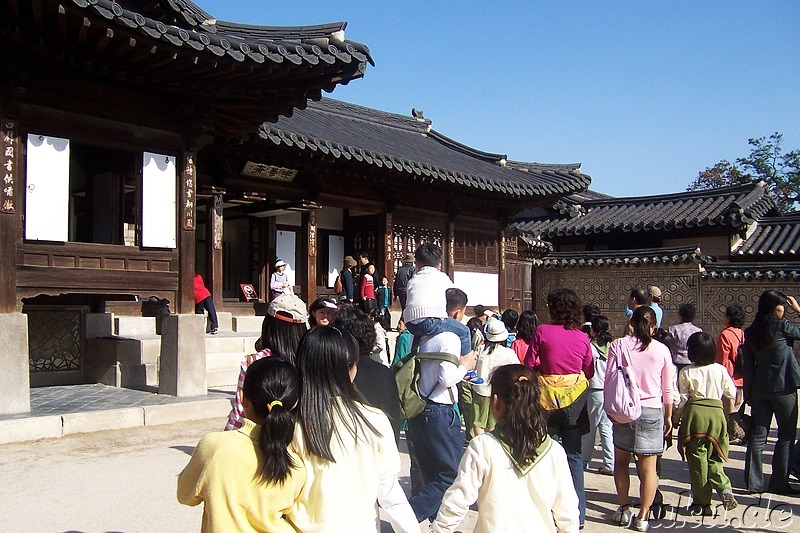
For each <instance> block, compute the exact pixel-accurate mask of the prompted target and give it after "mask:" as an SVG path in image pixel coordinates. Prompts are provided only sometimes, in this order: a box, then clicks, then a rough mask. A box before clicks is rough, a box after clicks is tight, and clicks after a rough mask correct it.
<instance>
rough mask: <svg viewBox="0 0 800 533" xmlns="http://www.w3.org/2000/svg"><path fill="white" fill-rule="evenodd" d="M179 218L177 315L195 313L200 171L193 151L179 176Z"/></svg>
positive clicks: (184, 156) (184, 162)
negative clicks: (195, 263) (195, 268)
mask: <svg viewBox="0 0 800 533" xmlns="http://www.w3.org/2000/svg"><path fill="white" fill-rule="evenodd" d="M179 177H180V187H178V191H179V192H180V194H179V196H178V202H177V203H178V216H179V217H180V221H181V225H180V231H178V297H177V304H178V305H177V307H178V313H180V314H188V313H194V253H195V248H196V246H197V244H196V242H197V241H196V240H195V230H196V227H197V205H196V200H197V195H196V193H197V179H196V177H197V171H196V167H195V154H194V152H184V153H183V167H182V171H181V173H180V175H179Z"/></svg>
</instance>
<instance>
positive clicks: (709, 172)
mask: <svg viewBox="0 0 800 533" xmlns="http://www.w3.org/2000/svg"><path fill="white" fill-rule="evenodd" d="M751 181H753V179H752V177H751V176H749V175H747V174H745V173H744V172H742V170H741V169H740V168H739V167H737V166H736V165H735V164H734V163H731V162H730V161H727V160H725V159H723V160H722V161H720V162H719V163H717V164H716V165H714V166H713V167H706V169H705V170H702V171H700V173H699V174H698V175H697V178H695V180H694V181H693V182H692V183H690V184H689V186H688V187H687V188H686V190H687V191H700V190H705V189H717V188H719V187H728V186H730V185H742V184H743V183H749V182H751Z"/></svg>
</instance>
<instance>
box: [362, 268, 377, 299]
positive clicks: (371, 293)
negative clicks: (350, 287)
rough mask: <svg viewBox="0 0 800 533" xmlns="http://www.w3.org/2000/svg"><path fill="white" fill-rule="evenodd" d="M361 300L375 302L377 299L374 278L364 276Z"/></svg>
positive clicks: (367, 275)
mask: <svg viewBox="0 0 800 533" xmlns="http://www.w3.org/2000/svg"><path fill="white" fill-rule="evenodd" d="M361 299H362V300H374V299H375V282H374V281H373V279H372V276H371V275H369V274H364V276H362V278H361Z"/></svg>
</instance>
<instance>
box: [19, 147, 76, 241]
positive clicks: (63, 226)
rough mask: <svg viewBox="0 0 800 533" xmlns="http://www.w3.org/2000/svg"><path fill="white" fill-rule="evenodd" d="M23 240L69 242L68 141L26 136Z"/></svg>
mask: <svg viewBox="0 0 800 533" xmlns="http://www.w3.org/2000/svg"><path fill="white" fill-rule="evenodd" d="M25 181H26V188H25V238H26V239H31V240H37V241H60V242H66V241H67V240H68V239H69V139H60V138H58V137H47V136H44V135H33V134H31V135H28V156H27V173H26V176H25Z"/></svg>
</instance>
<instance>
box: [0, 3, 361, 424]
mask: <svg viewBox="0 0 800 533" xmlns="http://www.w3.org/2000/svg"><path fill="white" fill-rule="evenodd" d="M0 20H2V24H0V120H2V122H1V123H0V125H1V126H2V143H3V146H2V152H0V155H2V161H1V163H2V166H3V176H4V178H3V187H2V189H0V192H2V197H0V211H2V212H1V213H0V319H2V320H5V322H3V323H2V324H0V331H1V332H2V334H3V335H4V337H3V338H2V339H0V340H2V341H3V342H2V343H0V345H1V346H3V348H0V349H2V350H4V351H3V352H2V359H4V367H5V368H6V369H10V368H11V369H13V370H9V371H8V372H7V373H6V377H5V378H4V379H3V380H2V386H0V390H2V392H0V396H2V398H0V413H4V412H18V411H26V410H27V408H28V407H27V401H28V398H27V396H28V394H27V383H28V358H27V353H26V354H24V358H23V363H22V365H20V364H17V363H18V361H17V359H15V358H19V354H18V352H20V351H21V350H23V349H24V351H25V352H27V351H28V350H27V346H28V344H27V339H26V333H25V331H24V330H26V329H27V325H26V324H27V321H26V320H25V316H21V315H20V314H19V313H20V312H25V314H26V315H27V316H28V317H29V318H31V324H32V325H33V324H48V325H52V324H56V323H58V324H60V326H59V328H58V331H59V332H60V334H58V335H56V334H50V335H47V336H46V337H47V338H46V339H44V340H42V342H41V343H40V344H43V343H50V344H57V345H59V346H57V347H56V348H55V349H50V350H44V349H43V350H42V351H49V352H50V353H52V354H53V356H52V357H50V358H49V360H48V361H43V362H42V364H41V365H38V364H33V363H32V362H31V364H30V367H31V379H32V380H33V381H34V383H36V382H37V380H36V379H35V377H36V376H48V378H47V379H45V380H43V381H40V382H44V383H48V382H49V383H59V382H64V383H71V382H80V381H81V380H82V379H85V377H84V376H82V368H81V362H80V356H81V346H82V344H83V340H84V339H83V333H82V332H83V328H84V326H85V325H84V323H83V315H84V314H85V313H86V312H90V311H94V312H104V311H105V310H106V309H107V308H108V306H109V305H113V302H125V301H132V300H134V299H136V298H137V297H139V296H141V295H145V296H149V295H155V296H159V297H163V298H167V299H169V300H171V301H172V310H173V312H177V313H184V314H189V313H193V312H194V298H193V283H192V282H193V276H194V273H195V260H196V249H197V242H198V236H197V231H196V230H197V227H198V219H197V214H198V211H199V210H198V207H201V208H202V207H205V206H206V205H208V206H212V207H213V206H214V205H215V204H214V201H216V200H217V197H216V196H215V195H214V191H213V189H208V188H206V186H205V185H204V184H205V183H209V182H215V183H220V182H222V181H223V180H224V179H225V177H227V175H226V176H215V177H213V178H212V177H210V176H209V174H208V173H209V172H210V171H214V172H217V171H220V169H219V167H218V166H214V165H213V164H209V168H208V169H206V168H204V167H203V164H204V163H203V162H202V161H204V160H206V159H208V160H214V156H206V155H205V154H206V153H213V152H215V151H217V150H219V147H220V146H222V145H232V144H237V143H240V142H242V140H243V139H246V138H247V137H248V136H249V135H250V134H252V132H254V131H255V130H256V128H257V127H258V126H259V124H261V123H262V122H263V121H265V120H275V119H276V118H277V117H278V116H279V115H285V114H291V113H292V111H293V109H295V108H298V107H305V105H306V102H307V101H308V100H309V99H319V98H320V97H321V94H322V91H323V90H324V91H331V90H333V89H334V87H336V86H337V85H338V84H343V83H347V82H349V81H350V80H352V79H355V78H359V77H361V76H362V75H363V74H364V71H365V68H366V65H367V64H368V63H371V62H372V59H371V57H370V54H369V50H368V49H367V47H366V46H364V45H362V44H359V43H356V42H352V41H348V40H345V39H344V29H345V23H336V24H328V25H320V26H305V27H256V26H250V25H240V24H234V23H228V22H223V21H217V20H215V19H214V18H213V17H212V16H211V15H209V14H208V13H206V12H204V11H203V10H202V9H200V8H199V7H198V6H196V5H195V4H194V3H192V2H190V1H188V0H126V1H120V2H114V1H110V0H67V1H56V0H33V1H30V2H18V1H16V0H1V1H0ZM212 169H213V170H212ZM230 172H238V169H237V171H230ZM200 211H202V209H201V210H200ZM211 240H212V242H214V241H213V234H212V239H211ZM210 255H213V254H210ZM214 257H216V256H214ZM210 263H211V264H212V266H213V265H215V263H213V261H212V262H210ZM215 280H216V278H215ZM214 288H218V287H214ZM34 314H36V315H37V318H33V315H34ZM34 330H35V326H33V327H32V329H31V332H30V333H31V337H34V336H35V334H36V332H35V331H34ZM59 337H60V338H59ZM23 341H24V345H23V344H22V343H23ZM9 343H11V344H9ZM12 344H13V347H12ZM32 351H33V350H32ZM38 353H39V352H38V351H37V354H34V355H35V356H37V357H38ZM12 359H14V362H13V364H12V361H11V360H12ZM6 385H9V386H8V387H7V386H6Z"/></svg>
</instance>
